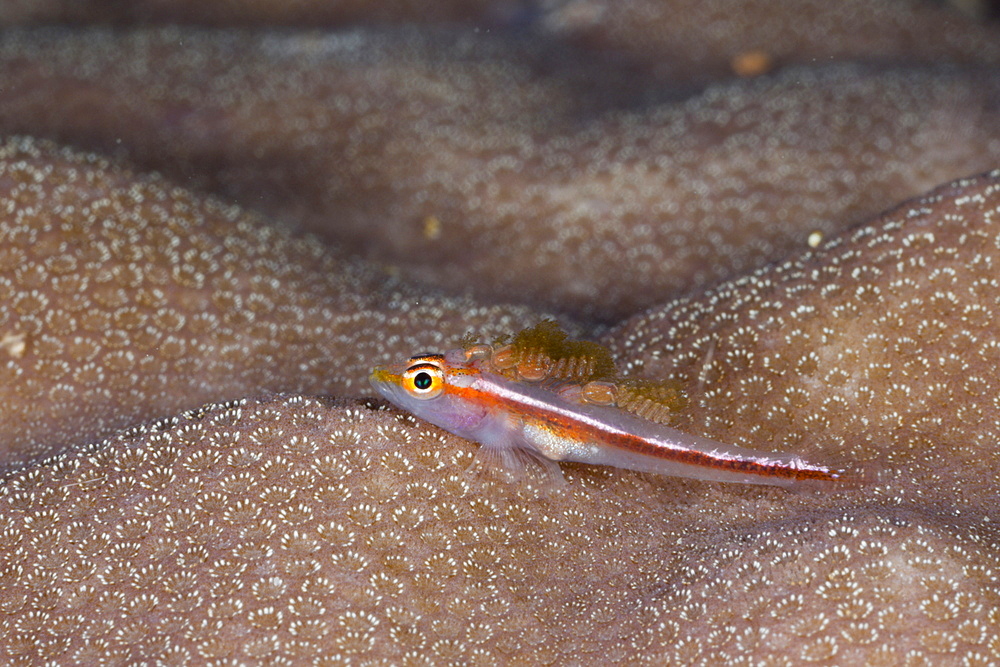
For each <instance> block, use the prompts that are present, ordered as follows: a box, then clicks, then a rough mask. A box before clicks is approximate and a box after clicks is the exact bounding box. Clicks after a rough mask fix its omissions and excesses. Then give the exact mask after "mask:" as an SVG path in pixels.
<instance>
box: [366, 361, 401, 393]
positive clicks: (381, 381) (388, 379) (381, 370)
mask: <svg viewBox="0 0 1000 667" xmlns="http://www.w3.org/2000/svg"><path fill="white" fill-rule="evenodd" d="M368 382H369V384H371V386H372V387H373V388H374V389H375V391H377V392H378V393H379V394H381V395H382V396H384V397H386V398H388V399H390V400H391V399H392V397H393V396H394V395H395V393H396V387H398V386H399V373H395V372H393V370H392V369H391V368H386V367H385V366H376V367H375V368H373V369H372V372H371V375H369V376H368Z"/></svg>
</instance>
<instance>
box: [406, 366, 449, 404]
mask: <svg viewBox="0 0 1000 667" xmlns="http://www.w3.org/2000/svg"><path fill="white" fill-rule="evenodd" d="M403 389H405V390H406V393H408V394H409V395H410V396H413V397H414V398H420V399H424V400H426V399H430V398H436V397H437V396H440V395H441V392H443V391H444V371H443V370H441V367H440V366H437V365H435V364H430V363H426V362H422V363H419V364H413V365H412V366H410V367H409V368H407V369H406V370H405V371H404V372H403Z"/></svg>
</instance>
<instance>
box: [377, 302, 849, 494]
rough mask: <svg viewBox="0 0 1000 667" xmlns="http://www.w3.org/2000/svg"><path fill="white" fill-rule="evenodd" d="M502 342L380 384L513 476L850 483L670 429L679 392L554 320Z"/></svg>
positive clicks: (436, 360) (827, 471)
mask: <svg viewBox="0 0 1000 667" xmlns="http://www.w3.org/2000/svg"><path fill="white" fill-rule="evenodd" d="M504 343H505V341H497V342H495V343H494V344H493V345H483V344H477V343H474V342H473V341H471V340H467V341H465V344H464V345H463V346H462V347H461V348H458V349H455V350H452V351H450V352H447V353H446V354H420V355H417V356H414V357H411V358H410V359H408V360H406V361H405V362H403V363H401V364H397V365H395V366H390V367H387V368H382V367H379V368H376V369H374V371H373V372H372V375H371V383H372V385H373V386H374V387H375V389H377V390H378V391H379V392H380V393H381V394H382V395H383V396H385V397H386V398H387V399H389V400H390V401H391V402H393V403H395V404H396V405H398V406H400V407H402V408H405V409H406V410H409V411H410V412H412V413H414V414H415V415H417V416H418V417H421V418H422V419H425V420H427V421H429V422H431V423H432V424H435V425H437V426H440V427H441V428H443V429H446V430H448V431H450V432H452V433H454V434H456V435H459V436H461V437H464V438H468V439H470V440H474V441H476V442H478V443H480V444H481V445H482V446H483V448H484V449H485V451H486V452H487V453H490V454H495V455H496V456H497V457H498V458H499V459H500V461H501V462H502V463H503V464H504V465H505V466H506V467H508V468H511V469H516V468H517V467H518V466H519V465H521V464H523V462H524V460H525V459H531V460H535V461H538V462H540V463H542V464H543V465H547V466H549V467H550V469H553V468H555V465H554V464H553V463H551V462H554V461H577V462H581V463H590V464H596V465H608V466H615V467H619V468H626V469H629V470H638V471H643V472H650V473H659V474H665V475H676V476H679V477H690V478H695V479H704V480H714V481H720V482H738V483H744V484H767V485H773V486H783V487H788V488H793V487H798V486H802V485H807V484H808V485H816V484H820V485H822V484H825V483H830V482H838V481H843V480H844V479H845V477H846V473H845V472H844V471H841V470H838V469H835V468H832V467H829V466H824V465H819V464H815V463H810V462H808V461H806V460H804V459H802V458H800V457H798V456H795V455H792V454H778V453H768V452H764V451H755V450H751V449H746V448H743V447H737V446H733V445H727V444H723V443H721V442H716V441H714V440H711V439H709V438H705V437H701V436H697V435H692V434H688V433H683V432H681V431H678V430H676V429H673V428H670V427H669V426H667V425H665V424H664V423H663V422H664V421H666V420H667V419H669V417H670V415H671V414H674V413H676V412H677V411H678V410H680V409H682V408H683V406H684V396H683V393H682V392H681V391H680V389H679V387H674V386H671V385H670V384H669V383H658V382H650V381H642V380H630V379H625V380H622V379H621V378H618V377H617V376H616V373H615V366H614V362H613V360H612V359H611V355H610V353H609V352H608V351H607V350H606V349H605V348H603V347H602V346H600V345H598V344H597V343H592V342H587V341H573V340H569V339H568V338H567V336H566V334H565V333H564V332H563V331H562V330H561V329H560V328H559V327H558V326H557V325H556V324H555V323H554V322H551V321H548V320H546V321H543V322H541V323H540V324H539V325H537V326H535V327H533V328H531V329H526V330H525V331H522V332H520V333H519V334H517V335H516V336H515V337H514V338H513V340H512V341H511V342H509V343H506V344H504Z"/></svg>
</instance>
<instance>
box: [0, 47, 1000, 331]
mask: <svg viewBox="0 0 1000 667" xmlns="http://www.w3.org/2000/svg"><path fill="white" fill-rule="evenodd" d="M443 35H445V33H420V32H406V33H398V32H396V33H394V32H388V33H387V32H384V31H382V32H380V31H352V32H349V33H338V34H326V35H318V34H309V35H289V34H287V33H285V34H282V33H278V34H274V33H249V32H230V31H226V32H215V31H184V32H181V31H178V30H176V29H166V30H140V31H132V32H127V33H125V34H120V33H113V32H107V31H83V32H66V31H58V30H56V31H52V30H45V31H15V32H12V33H10V34H8V35H6V36H5V37H6V38H5V40H4V41H3V43H2V45H0V80H2V81H3V82H4V86H3V92H2V93H0V128H2V129H5V130H7V131H21V132H30V133H33V134H44V135H46V136H51V137H56V138H58V139H60V140H62V141H68V142H71V143H75V144H78V145H79V144H83V145H86V146H88V147H89V148H95V149H100V150H103V151H109V152H110V151H115V152H117V153H119V154H126V155H127V156H128V157H129V158H130V159H131V160H133V161H134V162H135V163H137V164H139V165H142V166H143V167H146V168H156V169H162V170H165V171H166V172H167V173H169V174H171V175H172V176H173V177H175V178H177V179H178V180H181V181H182V182H185V183H191V184H194V185H198V187H202V188H205V189H208V190H211V191H214V192H216V193H219V194H222V195H224V196H226V197H227V198H233V199H235V200H236V201H238V202H240V203H242V204H243V205H245V206H248V207H252V208H257V209H259V210H262V211H264V212H265V213H267V214H268V215H270V216H272V217H274V218H275V219H278V220H283V221H294V222H298V223H299V224H301V225H303V226H305V227H306V228H308V229H311V230H313V231H316V232H317V233H319V234H321V235H323V236H324V237H325V238H327V239H331V240H333V241H334V242H335V243H337V244H338V246H340V247H343V248H344V249H345V250H347V251H349V252H352V253H357V254H361V255H364V256H366V257H368V258H369V259H372V260H374V261H377V262H378V263H380V264H383V265H386V266H388V267H390V268H391V269H393V270H397V271H399V273H400V275H401V276H402V277H404V278H405V279H408V280H411V281H413V280H418V281H420V282H422V283H423V284H425V285H430V286H433V287H436V288H440V289H444V290H456V289H462V288H466V287H468V288H470V289H472V290H474V291H475V293H476V294H478V295H479V296H480V297H481V298H483V299H505V298H507V295H509V294H512V293H516V294H518V295H520V297H521V298H523V299H525V300H527V301H529V302H531V303H533V304H536V305H538V306H545V307H547V308H550V309H560V310H562V311H563V312H567V313H575V314H577V315H580V316H582V317H587V318H590V319H592V320H597V321H603V322H614V321H617V320H618V319H620V318H621V317H623V316H626V315H631V314H634V313H636V312H638V311H639V310H641V309H643V308H646V307H649V306H652V305H654V304H655V303H661V302H663V300H665V299H667V298H670V297H671V296H675V295H679V294H684V293H694V292H696V291H697V290H698V289H700V288H704V287H706V286H709V285H712V284H716V283H717V282H718V281H720V280H723V279H726V278H730V277H733V276H735V275H740V274H741V273H743V272H745V271H747V270H751V269H753V268H756V267H759V266H763V265H765V264H767V263H769V262H772V261H776V260H780V259H783V258H784V257H786V256H788V254H789V253H794V252H797V251H798V250H799V249H801V248H803V247H804V246H805V244H806V239H807V238H808V235H809V234H810V233H811V232H820V233H823V234H827V235H829V234H832V233H836V232H837V231H839V230H842V229H845V228H848V227H850V226H851V225H854V224H858V223H860V222H862V221H864V220H866V219H869V218H870V217H871V216H873V215H875V214H876V213H877V212H878V211H879V210H881V209H882V208H883V207H884V206H885V204H886V202H893V201H901V200H903V199H905V198H907V197H910V196H914V195H916V194H918V193H920V192H922V191H926V190H927V189H929V188H931V187H933V186H935V185H937V184H939V183H942V182H946V181H948V180H951V179H953V178H956V177H959V176H962V175H964V174H967V173H970V172H973V171H976V170H985V169H989V168H991V167H992V166H994V165H995V164H996V163H997V161H998V160H1000V134H998V130H997V128H998V127H1000V122H998V121H1000V117H998V115H997V114H998V112H997V109H1000V104H998V100H1000V74H998V73H997V71H996V70H995V69H985V70H976V69H962V68H951V69H948V68H937V69H907V70H880V69H872V68H865V67H858V66H842V67H834V68H824V69H799V70H794V71H787V72H785V73H783V74H781V75H779V76H776V77H767V78H764V79H760V80H755V81H750V82H747V81H738V82H729V83H724V84H718V85H717V86H714V87H711V88H709V89H708V90H706V91H704V92H703V93H701V94H699V95H697V96H695V97H693V98H691V99H688V100H686V101H684V102H678V103H671V104H664V105H660V106H656V107H653V108H646V109H644V110H641V111H634V112H630V113H607V114H600V113H599V114H597V115H592V116H590V117H588V118H587V119H582V118H580V117H579V114H578V109H579V108H580V107H581V106H583V107H587V108H589V109H591V112H590V113H593V110H594V108H593V101H594V100H596V99H599V98H601V95H595V94H594V93H593V90H601V91H602V92H606V90H607V87H606V86H605V85H603V84H594V83H592V85H590V86H580V85H577V84H575V83H573V80H574V76H576V75H568V74H566V70H565V67H564V66H563V65H559V66H553V67H552V68H551V71H550V72H549V73H548V74H545V73H541V72H540V71H539V70H538V68H537V67H536V65H533V64H532V62H535V63H536V64H537V62H538V60H537V59H536V60H534V61H533V60H532V58H533V57H532V56H530V54H529V55H525V52H523V51H518V52H517V53H520V54H521V55H516V54H512V52H511V50H509V49H508V50H507V51H505V49H504V47H503V44H504V43H505V42H504V41H503V40H502V39H501V40H499V41H493V40H491V39H485V38H480V37H477V36H474V35H473V36H470V35H463V36H460V37H456V36H455V35H454V34H451V36H450V37H449V36H443ZM514 51H516V49H515V50H514ZM576 81H579V80H576ZM585 89H586V90H587V91H590V92H584V90H585ZM53 100H57V101H58V102H57V103H56V104H53ZM588 101H589V102H588ZM588 105H590V106H588ZM372 220H378V221H379V222H380V224H378V225H372ZM470 266H473V267H475V271H474V272H470V271H469V267H470Z"/></svg>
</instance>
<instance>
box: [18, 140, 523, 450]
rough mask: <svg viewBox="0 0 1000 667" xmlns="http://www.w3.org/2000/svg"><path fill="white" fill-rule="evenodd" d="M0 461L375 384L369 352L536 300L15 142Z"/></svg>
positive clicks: (495, 326)
mask: <svg viewBox="0 0 1000 667" xmlns="http://www.w3.org/2000/svg"><path fill="white" fill-rule="evenodd" d="M0 207H2V209H3V211H4V215H3V218H2V220H0V405H2V410H0V469H3V468H6V467H9V466H11V465H15V464H19V463H23V462H24V461H26V460H30V459H33V458H38V457H40V456H43V455H46V454H51V453H54V452H55V451H58V450H59V449H60V448H62V447H64V446H66V445H68V444H82V443H84V442H92V441H95V440H98V439H100V438H102V437H104V436H106V435H108V434H110V433H112V432H114V431H116V430H118V429H120V428H122V427H124V426H128V425H130V424H136V423H139V422H141V421H145V420H147V419H150V418H153V417H157V416H160V415H167V414H172V413H175V412H178V411H180V410H183V409H186V408H191V407H194V406H197V405H199V404H201V403H203V402H205V401H208V400H210V399H213V398H236V397H240V396H243V395H248V394H254V393H258V392H261V391H304V392H313V393H341V394H351V393H363V392H364V391H365V389H366V388H367V382H366V378H367V375H368V372H369V371H370V364H371V360H372V359H378V358H383V357H386V356H402V355H404V354H410V353H412V350H413V349H420V348H424V347H439V346H441V345H442V344H444V342H445V341H449V340H454V339H456V338H458V337H460V336H462V335H464V334H466V333H468V332H469V330H470V329H471V330H475V331H482V332H483V333H485V334H486V335H496V334H498V333H499V332H501V331H508V330H510V329H511V328H518V327H520V326H524V325H526V324H527V323H529V322H530V321H535V320H537V318H538V316H537V315H536V314H534V313H531V312H530V311H528V310H527V309H525V308H521V307H518V306H502V305H498V306H490V307H486V306H481V305H479V304H477V303H475V302H473V301H471V300H469V299H467V298H458V299H455V298H441V297H437V296H434V295H432V294H428V293H426V292H417V291H414V290H411V289H409V288H405V287H402V286H400V285H398V284H396V283H395V282H394V281H386V279H385V278H384V277H382V276H381V275H380V273H379V272H377V271H375V270H373V269H372V268H371V267H368V266H367V265H365V264H364V263H363V262H360V261H358V260H355V259H346V258H344V257H343V256H342V255H341V254H340V253H338V252H335V251H333V250H332V249H331V248H329V247H327V246H324V245H322V244H320V243H319V242H317V240H316V239H313V238H310V237H307V236H301V235H299V236H297V235H293V234H290V233H288V232H286V231H283V230H280V229H276V228H274V227H271V226H268V225H267V224H265V223H264V222H263V221H262V220H260V219H258V218H257V217H255V216H254V215H252V214H248V213H246V212H244V211H242V210H240V209H239V208H237V207H234V206H231V205H224V204H221V203H220V202H218V201H216V200H213V199H211V198H204V197H201V196H198V195H195V194H192V193H191V192H189V191H187V190H184V189H181V188H178V187H176V186H173V185H171V184H170V183H168V182H166V181H164V180H162V179H160V178H157V177H148V176H139V175H136V174H134V173H133V172H131V171H129V170H127V169H122V168H118V167H116V166H114V165H112V164H110V163H108V162H107V161H105V160H104V159H102V158H99V157H97V156H94V155H88V154H81V153H76V152H73V151H70V150H68V149H62V150H61V149H58V148H56V147H54V146H53V145H51V144H48V143H46V142H38V141H34V140H31V139H24V138H10V139H7V140H5V141H3V142H2V143H0Z"/></svg>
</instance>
